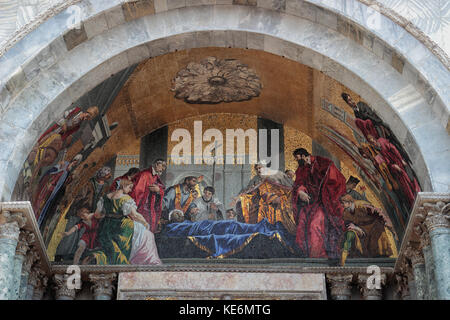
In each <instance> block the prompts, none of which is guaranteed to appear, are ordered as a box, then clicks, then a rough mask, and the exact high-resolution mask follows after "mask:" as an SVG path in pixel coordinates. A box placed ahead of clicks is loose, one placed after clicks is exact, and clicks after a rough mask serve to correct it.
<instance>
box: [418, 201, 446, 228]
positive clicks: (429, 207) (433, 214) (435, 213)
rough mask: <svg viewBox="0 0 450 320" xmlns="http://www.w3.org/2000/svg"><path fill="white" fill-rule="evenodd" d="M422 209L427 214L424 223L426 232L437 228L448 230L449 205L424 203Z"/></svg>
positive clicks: (439, 202) (440, 202)
mask: <svg viewBox="0 0 450 320" xmlns="http://www.w3.org/2000/svg"><path fill="white" fill-rule="evenodd" d="M423 208H424V210H426V212H427V215H426V217H425V221H424V223H425V226H426V227H427V230H428V232H431V231H433V230H434V229H437V228H450V203H444V202H443V201H438V202H436V203H424V204H423Z"/></svg>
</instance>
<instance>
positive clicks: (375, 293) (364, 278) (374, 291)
mask: <svg viewBox="0 0 450 320" xmlns="http://www.w3.org/2000/svg"><path fill="white" fill-rule="evenodd" d="M373 277H375V275H370V274H358V286H359V289H360V292H361V295H362V296H363V299H364V300H381V296H382V294H383V292H382V288H383V286H384V285H385V284H386V274H385V273H382V274H380V279H379V281H380V283H379V285H380V286H379V287H378V288H377V287H376V283H375V284H374V283H373V282H372V281H371V280H372V278H373ZM373 279H375V278H373ZM372 286H373V287H372Z"/></svg>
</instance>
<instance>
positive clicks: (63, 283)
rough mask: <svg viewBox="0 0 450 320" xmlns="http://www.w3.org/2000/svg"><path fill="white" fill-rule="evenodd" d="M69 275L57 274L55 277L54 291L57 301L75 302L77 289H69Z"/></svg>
mask: <svg viewBox="0 0 450 320" xmlns="http://www.w3.org/2000/svg"><path fill="white" fill-rule="evenodd" d="M68 278H69V275H67V274H55V275H53V284H54V286H53V289H54V290H55V298H56V300H75V295H76V291H75V289H70V288H68V286H67V284H68V281H67V280H68Z"/></svg>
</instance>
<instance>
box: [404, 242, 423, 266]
mask: <svg viewBox="0 0 450 320" xmlns="http://www.w3.org/2000/svg"><path fill="white" fill-rule="evenodd" d="M405 255H406V256H407V257H408V258H409V260H411V264H412V265H413V267H414V266H415V265H416V264H424V263H425V258H424V257H423V252H422V250H420V249H415V248H413V247H408V248H407V249H406V251H405Z"/></svg>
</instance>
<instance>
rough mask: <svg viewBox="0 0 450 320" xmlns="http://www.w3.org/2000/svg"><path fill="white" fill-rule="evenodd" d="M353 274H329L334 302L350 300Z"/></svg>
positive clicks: (328, 280)
mask: <svg viewBox="0 0 450 320" xmlns="http://www.w3.org/2000/svg"><path fill="white" fill-rule="evenodd" d="M352 280H353V275H352V274H327V283H328V284H329V286H330V293H331V298H332V299H333V300H350V299H351V296H352Z"/></svg>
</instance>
